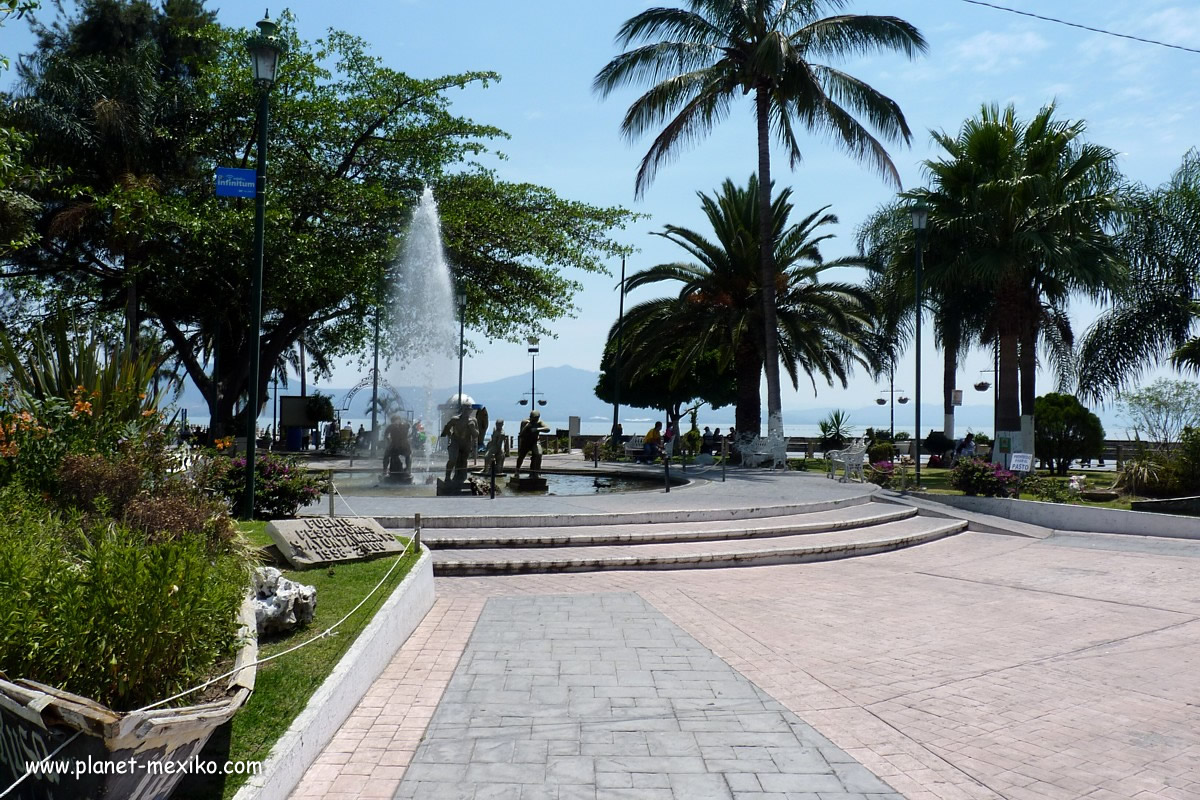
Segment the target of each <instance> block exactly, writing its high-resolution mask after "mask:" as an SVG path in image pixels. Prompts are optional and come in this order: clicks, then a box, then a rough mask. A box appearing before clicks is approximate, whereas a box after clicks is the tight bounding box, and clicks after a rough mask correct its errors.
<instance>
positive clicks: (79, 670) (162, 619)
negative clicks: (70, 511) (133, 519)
mask: <svg viewBox="0 0 1200 800" xmlns="http://www.w3.org/2000/svg"><path fill="white" fill-rule="evenodd" d="M245 563H246V562H245V561H244V559H243V558H241V557H240V556H239V555H238V554H236V553H235V552H232V551H231V550H229V549H226V550H221V549H218V548H214V546H213V545H212V543H211V542H208V541H206V540H205V539H204V538H203V537H201V536H199V535H193V534H189V535H184V536H182V537H180V538H177V539H173V540H170V541H160V542H151V543H147V542H146V540H145V537H144V536H143V535H142V534H140V533H138V532H136V531H132V530H130V529H129V528H128V527H126V526H124V525H120V524H117V523H106V522H103V521H99V520H95V521H92V522H91V523H81V520H80V518H79V517H78V516H77V515H76V516H68V515H63V514H59V513H55V512H51V511H48V510H46V509H45V508H44V507H43V506H42V505H41V504H40V503H38V502H37V500H36V498H34V497H31V496H29V495H28V494H26V493H24V492H22V491H20V490H19V489H17V488H15V487H10V488H8V489H5V490H3V491H2V492H0V671H3V672H4V673H5V674H6V675H8V676H9V677H12V678H16V677H23V678H30V679H33V680H37V681H39V682H41V683H45V684H49V685H52V686H56V687H58V688H61V689H65V690H66V691H69V692H74V693H76V694H80V695H84V696H86V697H90V698H92V699H94V700H97V701H99V702H101V703H104V704H106V705H108V706H110V707H112V708H114V709H116V710H118V711H125V710H130V709H133V708H138V707H140V706H143V705H146V704H148V703H151V702H154V701H156V700H159V699H161V698H163V697H167V696H169V695H171V694H174V693H175V692H176V691H178V690H180V689H183V688H186V687H187V686H190V685H194V684H195V683H198V682H200V681H202V680H204V679H205V678H207V677H209V676H210V675H211V674H212V672H213V671H214V667H215V665H216V664H217V663H218V661H220V660H221V659H223V658H226V657H228V656H229V655H230V654H231V653H232V652H233V650H234V649H235V648H236V646H237V644H238V642H237V621H236V615H237V611H238V608H239V606H240V605H241V602H242V598H243V596H244V594H245V591H246V584H247V581H248V575H247V572H246V569H245ZM184 702H185V703H187V702H194V698H189V699H188V700H185V701H184Z"/></svg>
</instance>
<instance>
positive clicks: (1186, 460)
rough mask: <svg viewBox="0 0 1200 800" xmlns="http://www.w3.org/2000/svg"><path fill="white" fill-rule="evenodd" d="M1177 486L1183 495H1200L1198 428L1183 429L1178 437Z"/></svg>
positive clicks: (1199, 437) (1199, 431) (1199, 443)
mask: <svg viewBox="0 0 1200 800" xmlns="http://www.w3.org/2000/svg"><path fill="white" fill-rule="evenodd" d="M1178 459H1179V484H1180V489H1181V490H1182V491H1183V492H1184V493H1185V494H1200V428H1191V427H1188V428H1184V429H1183V433H1182V434H1181V435H1180V437H1179V455H1178Z"/></svg>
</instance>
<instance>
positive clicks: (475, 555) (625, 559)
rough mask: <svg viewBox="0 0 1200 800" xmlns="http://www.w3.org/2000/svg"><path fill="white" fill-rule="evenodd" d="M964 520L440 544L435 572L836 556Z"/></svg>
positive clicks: (910, 541) (946, 529)
mask: <svg viewBox="0 0 1200 800" xmlns="http://www.w3.org/2000/svg"><path fill="white" fill-rule="evenodd" d="M966 527H967V523H966V522H963V521H962V520H946V519H938V518H934V517H919V516H917V517H909V518H908V519H903V520H899V521H895V522H888V523H884V524H881V525H873V526H870V527H867V528H853V529H849V530H841V531H832V532H828V533H805V534H795V535H790V536H777V537H773V538H769V539H738V540H725V541H699V542H696V541H691V542H670V543H660V544H633V545H610V546H587V547H569V548H563V547H549V548H503V549H456V550H435V551H433V571H434V574H436V575H489V574H491V575H495V574H508V573H528V572H590V571H596V570H612V569H689V568H698V567H734V566H750V565H760V564H788V563H798V562H812V561H834V560H837V559H842V558H853V557H855V556H865V555H873V554H875V553H883V552H887V551H889V550H899V549H902V548H905V547H912V546H914V545H918V544H924V543H925V542H931V541H934V540H936V539H941V538H943V537H946V536H953V535H954V534H956V533H959V532H960V531H963V530H965V529H966Z"/></svg>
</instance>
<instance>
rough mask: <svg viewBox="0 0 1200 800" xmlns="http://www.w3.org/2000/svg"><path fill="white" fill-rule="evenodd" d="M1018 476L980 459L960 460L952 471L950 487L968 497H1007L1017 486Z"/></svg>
mask: <svg viewBox="0 0 1200 800" xmlns="http://www.w3.org/2000/svg"><path fill="white" fill-rule="evenodd" d="M1017 481H1018V479H1017V476H1016V475H1014V474H1013V473H1011V472H1009V471H1008V470H1006V469H1004V468H1003V467H1001V466H1000V465H998V464H990V463H988V462H987V461H983V460H982V459H978V458H971V459H966V458H964V459H960V460H959V462H958V463H957V464H956V465H955V466H954V469H952V470H950V485H951V486H952V487H953V488H955V489H958V490H959V491H961V492H963V493H965V494H968V495H972V496H974V495H981V496H983V497H999V496H1001V495H1005V496H1007V495H1008V494H1010V493H1011V492H1012V490H1013V489H1014V488H1015V487H1016V485H1017Z"/></svg>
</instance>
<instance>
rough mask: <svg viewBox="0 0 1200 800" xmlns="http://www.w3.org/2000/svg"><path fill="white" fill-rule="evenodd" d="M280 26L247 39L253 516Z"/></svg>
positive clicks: (249, 484)
mask: <svg viewBox="0 0 1200 800" xmlns="http://www.w3.org/2000/svg"><path fill="white" fill-rule="evenodd" d="M278 29H279V26H278V25H276V24H275V23H274V22H272V21H271V20H270V19H269V18H268V14H264V15H263V19H262V20H260V21H259V22H258V33H256V34H255V35H253V36H251V37H250V38H249V39H247V40H246V49H247V50H249V51H250V60H251V62H252V63H253V66H254V85H255V86H256V87H257V88H258V90H259V98H258V153H257V155H258V163H257V164H256V165H255V167H256V169H255V189H254V262H253V269H252V270H251V273H252V282H253V283H252V286H251V289H250V386H249V387H248V388H249V394H248V398H249V401H248V402H247V404H246V498H245V508H244V510H245V514H246V519H253V518H254V449H255V445H256V444H257V442H256V439H257V436H258V384H259V375H258V371H259V368H260V365H259V361H260V358H261V355H262V354H261V353H260V352H259V348H260V345H259V336H260V334H261V332H262V284H263V216H264V210H265V206H266V199H267V197H266V189H267V117H268V115H269V113H270V110H271V104H270V94H271V86H272V85H273V84H274V83H275V71H276V69H277V68H278V67H279V59H280V58H281V57H282V56H283V54H284V53H285V52H287V45H286V44H285V43H284V42H283V40H282V39H280V38H279V37H278V36H276V35H275V32H276V31H277V30H278Z"/></svg>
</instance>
